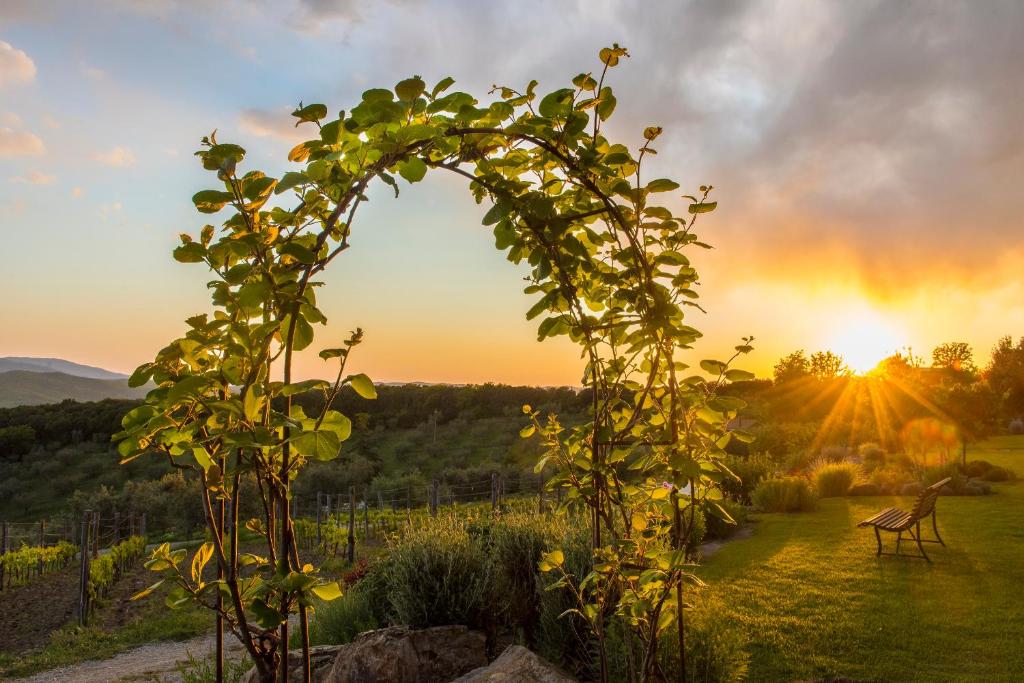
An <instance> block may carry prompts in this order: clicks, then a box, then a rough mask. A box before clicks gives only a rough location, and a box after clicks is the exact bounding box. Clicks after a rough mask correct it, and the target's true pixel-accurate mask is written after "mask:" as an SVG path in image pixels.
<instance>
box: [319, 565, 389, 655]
mask: <svg viewBox="0 0 1024 683" xmlns="http://www.w3.org/2000/svg"><path fill="white" fill-rule="evenodd" d="M372 590H373V587H372V586H370V585H369V584H368V583H367V582H365V581H360V582H359V583H357V584H356V585H355V586H353V587H352V588H350V589H348V590H347V591H345V594H344V595H342V596H341V597H340V598H338V599H337V600H332V601H330V602H321V601H316V603H315V605H314V608H313V610H314V611H313V619H312V620H311V622H310V625H309V642H310V644H311V645H341V644H344V643H350V642H352V641H353V640H354V639H355V637H356V636H357V635H359V634H360V633H362V632H363V631H371V630H373V629H376V628H381V627H383V626H384V625H385V623H386V622H384V621H381V620H380V618H379V615H378V614H377V612H376V610H375V608H374V603H375V602H378V601H380V600H381V598H382V597H384V596H381V595H374V594H373V592H372Z"/></svg>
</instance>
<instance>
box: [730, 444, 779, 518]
mask: <svg viewBox="0 0 1024 683" xmlns="http://www.w3.org/2000/svg"><path fill="white" fill-rule="evenodd" d="M726 465H727V466H728V467H729V469H730V470H732V472H733V474H735V475H736V477H737V478H738V480H727V481H725V482H723V487H724V489H725V492H726V493H727V494H728V495H729V497H731V498H732V499H733V500H736V501H738V502H740V503H742V504H743V505H751V504H752V502H753V501H752V500H751V495H752V494H753V492H754V489H755V488H757V485H758V484H760V483H761V482H762V481H763V480H765V479H767V478H768V477H770V476H772V475H773V474H775V472H776V470H777V469H778V465H777V464H776V463H775V461H774V460H773V459H772V456H771V454H770V453H765V452H760V451H759V452H756V453H752V454H750V455H748V456H745V457H744V456H733V457H731V458H729V459H728V460H727V461H726Z"/></svg>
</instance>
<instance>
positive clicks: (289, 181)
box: [274, 171, 309, 194]
mask: <svg viewBox="0 0 1024 683" xmlns="http://www.w3.org/2000/svg"><path fill="white" fill-rule="evenodd" d="M308 182H309V178H307V177H306V174H305V173H299V172H297V171H289V172H288V173H285V174H284V175H283V176H281V180H279V181H277V186H276V187H275V188H274V194H281V193H282V192H287V191H288V190H290V189H292V188H293V187H298V186H299V185H304V184H306V183H308Z"/></svg>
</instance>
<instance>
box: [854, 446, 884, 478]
mask: <svg viewBox="0 0 1024 683" xmlns="http://www.w3.org/2000/svg"><path fill="white" fill-rule="evenodd" d="M857 455H859V456H860V461H861V464H863V465H864V470H865V471H867V472H872V471H874V470H876V469H878V468H879V467H884V466H885V449H883V448H882V447H881V446H879V445H878V444H877V443H873V442H868V443H862V444H861V445H860V447H859V448H857Z"/></svg>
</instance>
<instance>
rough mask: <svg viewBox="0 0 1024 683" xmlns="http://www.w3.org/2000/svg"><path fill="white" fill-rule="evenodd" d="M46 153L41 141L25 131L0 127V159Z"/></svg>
mask: <svg viewBox="0 0 1024 683" xmlns="http://www.w3.org/2000/svg"><path fill="white" fill-rule="evenodd" d="M44 152H46V146H45V145H43V141H42V140H40V139H39V137H38V136H37V135H35V134H33V133H30V132H29V131H27V130H14V129H13V128H8V127H6V126H3V127H0V159H2V158H7V157H27V156H39V155H40V154H43V153H44Z"/></svg>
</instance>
